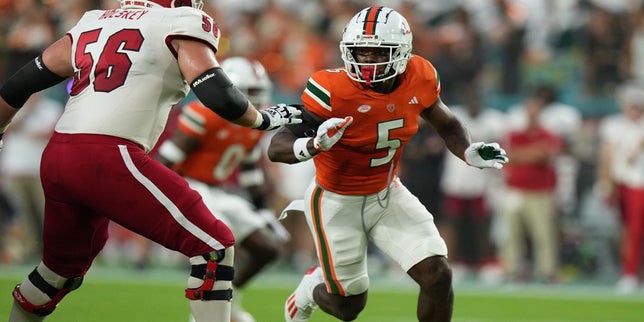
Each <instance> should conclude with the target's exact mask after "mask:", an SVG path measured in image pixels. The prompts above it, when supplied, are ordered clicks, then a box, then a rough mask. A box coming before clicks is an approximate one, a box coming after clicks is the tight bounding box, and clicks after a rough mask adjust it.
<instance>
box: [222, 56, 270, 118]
mask: <svg viewBox="0 0 644 322" xmlns="http://www.w3.org/2000/svg"><path fill="white" fill-rule="evenodd" d="M221 68H222V69H223V70H224V72H226V75H228V78H230V80H231V81H232V82H233V84H235V86H237V88H239V90H240V91H242V93H244V95H246V97H248V100H249V101H250V102H251V103H253V105H255V107H256V108H262V107H266V106H269V105H271V103H272V102H271V90H272V89H273V83H272V82H271V79H270V78H269V77H268V74H267V73H266V69H264V66H263V65H262V63H260V62H258V61H256V60H254V61H250V60H248V59H246V58H244V57H230V58H227V59H225V60H224V61H223V62H222V63H221Z"/></svg>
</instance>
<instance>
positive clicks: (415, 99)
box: [409, 96, 418, 105]
mask: <svg viewBox="0 0 644 322" xmlns="http://www.w3.org/2000/svg"><path fill="white" fill-rule="evenodd" d="M409 104H410V105H411V104H418V99H417V98H416V96H414V97H412V98H411V100H409Z"/></svg>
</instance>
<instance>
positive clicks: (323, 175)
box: [302, 56, 440, 195]
mask: <svg viewBox="0 0 644 322" xmlns="http://www.w3.org/2000/svg"><path fill="white" fill-rule="evenodd" d="M398 77H399V79H400V85H399V86H398V88H396V89H395V90H394V91H393V92H392V93H389V94H381V93H376V92H374V91H372V90H368V89H365V88H364V87H363V85H362V84H360V83H358V82H355V81H352V80H351V79H350V78H349V77H348V76H347V75H346V73H345V71H344V69H327V70H321V71H318V72H316V73H314V74H313V75H312V76H311V78H309V81H308V83H307V85H306V89H305V91H304V93H303V94H302V102H303V103H304V105H305V106H306V108H307V109H308V110H309V111H311V112H313V113H315V114H317V115H319V116H322V117H324V118H326V119H328V118H331V117H340V118H344V117H345V116H353V123H352V124H351V125H350V126H349V127H347V129H346V131H345V132H344V135H343V136H342V138H341V139H340V141H339V142H338V143H336V144H335V145H334V146H333V147H332V148H331V150H329V151H327V152H322V153H320V154H318V155H317V156H316V157H315V158H314V159H313V160H314V162H315V166H316V180H317V182H318V184H319V185H320V186H322V187H323V188H325V189H327V190H330V191H333V192H335V193H339V194H346V195H367V194H373V193H377V192H378V191H380V190H382V189H384V188H386V187H387V178H388V174H389V171H390V169H391V167H392V166H393V169H392V171H393V174H395V173H396V171H397V170H398V161H399V159H400V156H401V154H402V148H403V146H404V145H405V144H406V143H407V142H408V141H409V140H410V139H411V138H412V136H414V134H416V132H417V131H418V118H419V115H420V113H421V112H422V111H423V110H425V109H427V107H429V106H431V105H432V104H434V102H436V99H437V98H438V95H439V94H440V81H439V78H438V74H437V72H436V70H435V69H434V67H433V66H432V64H431V63H430V62H429V61H427V60H426V59H424V58H422V57H420V56H412V58H411V59H410V60H409V63H408V64H407V69H406V71H405V72H404V73H403V74H402V75H399V76H398Z"/></svg>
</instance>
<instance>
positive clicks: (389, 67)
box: [340, 43, 411, 86]
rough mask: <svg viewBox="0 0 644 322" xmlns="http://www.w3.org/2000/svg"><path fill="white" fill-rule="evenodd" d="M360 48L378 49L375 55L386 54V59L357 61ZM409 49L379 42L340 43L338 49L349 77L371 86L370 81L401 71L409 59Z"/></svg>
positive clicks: (382, 78)
mask: <svg viewBox="0 0 644 322" xmlns="http://www.w3.org/2000/svg"><path fill="white" fill-rule="evenodd" d="M361 49H368V50H373V51H380V53H379V54H376V55H375V56H377V57H384V56H386V58H387V59H386V60H384V61H380V60H382V59H376V60H377V61H373V62H359V59H358V58H357V54H356V52H357V51H360V50H361ZM410 50H411V49H409V50H405V48H403V46H401V45H399V44H379V45H377V46H373V45H371V44H367V45H364V44H359V43H356V44H352V45H348V44H344V43H343V44H342V45H341V46H340V51H341V52H342V60H343V61H344V65H345V68H346V71H347V74H348V75H349V77H350V78H351V79H353V80H355V81H357V82H361V83H366V84H367V86H371V83H377V82H382V81H385V80H388V79H391V78H393V77H396V75H398V74H400V73H402V72H403V71H405V68H406V66H407V60H408V59H409V56H410V54H409V51H410Z"/></svg>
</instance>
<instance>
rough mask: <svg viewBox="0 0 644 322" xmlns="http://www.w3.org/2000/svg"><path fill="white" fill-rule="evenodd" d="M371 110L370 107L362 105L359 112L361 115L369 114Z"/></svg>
mask: <svg viewBox="0 0 644 322" xmlns="http://www.w3.org/2000/svg"><path fill="white" fill-rule="evenodd" d="M370 110H371V106H370V105H360V107H358V112H360V113H367V112H369V111H370Z"/></svg>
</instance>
